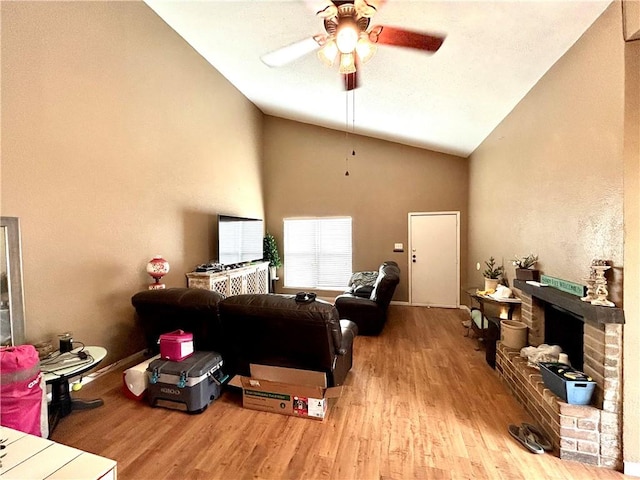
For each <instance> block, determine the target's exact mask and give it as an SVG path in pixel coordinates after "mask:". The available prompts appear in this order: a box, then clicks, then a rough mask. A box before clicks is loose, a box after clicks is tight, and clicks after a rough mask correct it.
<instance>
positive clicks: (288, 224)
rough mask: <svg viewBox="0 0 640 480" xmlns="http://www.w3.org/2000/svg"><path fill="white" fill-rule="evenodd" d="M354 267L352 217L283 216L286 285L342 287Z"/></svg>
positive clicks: (341, 288) (326, 287)
mask: <svg viewBox="0 0 640 480" xmlns="http://www.w3.org/2000/svg"><path fill="white" fill-rule="evenodd" d="M351 268H352V266H351V217H331V218H285V219H284V280H285V287H290V288H317V289H325V290H343V289H345V288H346V286H347V284H348V283H349V278H350V277H351Z"/></svg>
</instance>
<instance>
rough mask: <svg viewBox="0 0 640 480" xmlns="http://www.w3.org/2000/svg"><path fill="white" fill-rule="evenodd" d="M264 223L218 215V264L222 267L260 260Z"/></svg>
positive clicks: (254, 219) (256, 220) (256, 219)
mask: <svg viewBox="0 0 640 480" xmlns="http://www.w3.org/2000/svg"><path fill="white" fill-rule="evenodd" d="M263 238H264V221H263V220H261V219H258V218H242V217H234V216H231V215H218V262H219V263H221V264H223V265H233V264H236V263H248V262H255V261H257V260H262V242H263Z"/></svg>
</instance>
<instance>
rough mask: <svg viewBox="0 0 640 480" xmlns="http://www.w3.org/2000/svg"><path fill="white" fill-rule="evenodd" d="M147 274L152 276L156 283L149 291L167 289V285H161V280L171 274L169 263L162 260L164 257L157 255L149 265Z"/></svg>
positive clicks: (150, 286)
mask: <svg viewBox="0 0 640 480" xmlns="http://www.w3.org/2000/svg"><path fill="white" fill-rule="evenodd" d="M147 273H148V274H149V275H151V277H152V278H153V280H154V283H152V284H151V285H149V290H162V289H163V288H166V285H165V284H164V283H160V280H161V279H162V277H164V276H165V275H166V274H167V273H169V262H167V261H166V260H165V259H164V258H162V256H160V255H156V256H155V257H153V258H152V259H151V260H149V263H147Z"/></svg>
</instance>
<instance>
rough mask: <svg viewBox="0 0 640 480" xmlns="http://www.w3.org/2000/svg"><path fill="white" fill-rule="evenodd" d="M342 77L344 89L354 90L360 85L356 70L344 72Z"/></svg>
mask: <svg viewBox="0 0 640 480" xmlns="http://www.w3.org/2000/svg"><path fill="white" fill-rule="evenodd" d="M342 78H343V79H344V89H345V90H346V91H350V90H355V89H356V88H358V87H359V86H360V82H359V81H358V72H357V71H355V72H353V73H345V74H343V75H342Z"/></svg>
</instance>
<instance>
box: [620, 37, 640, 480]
mask: <svg viewBox="0 0 640 480" xmlns="http://www.w3.org/2000/svg"><path fill="white" fill-rule="evenodd" d="M625 59H626V69H625V73H626V75H625V81H626V86H625V93H626V101H625V126H624V140H625V141H624V160H625V164H624V223H625V237H624V263H625V275H624V296H625V302H624V303H625V305H624V315H625V321H626V322H627V323H626V325H625V327H624V369H625V372H630V373H628V374H627V375H625V376H624V385H623V390H624V417H623V423H624V459H625V462H634V463H635V464H637V465H635V468H636V475H640V382H638V378H637V375H634V374H633V373H634V372H638V371H640V356H639V355H638V353H637V348H638V345H640V299H639V298H638V292H640V40H636V41H635V42H633V43H627V44H626V46H625Z"/></svg>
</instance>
